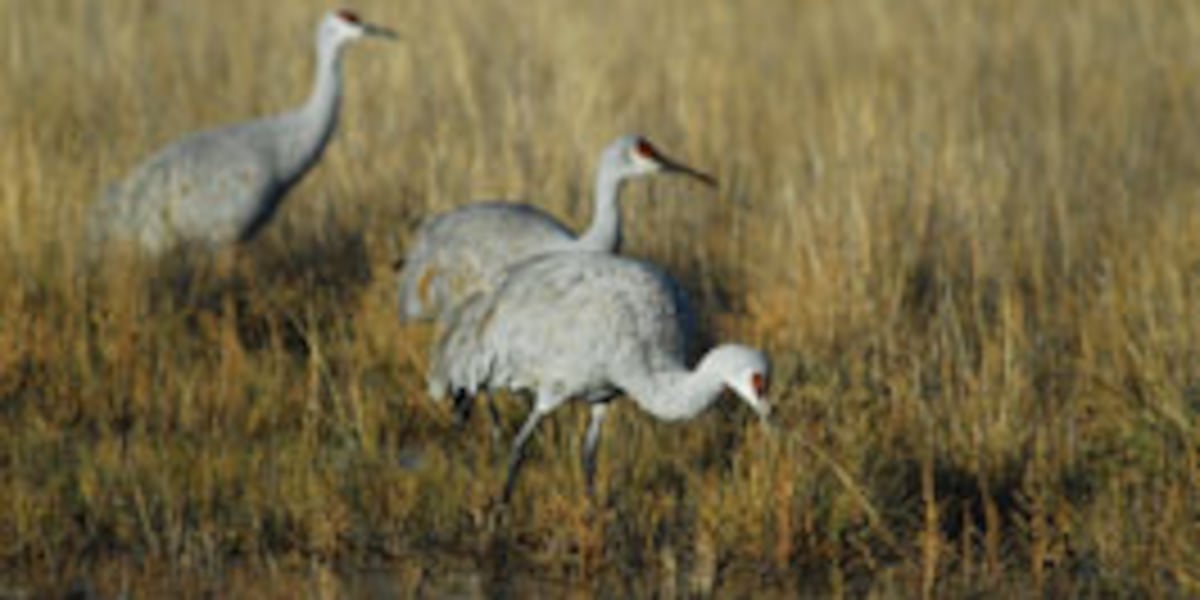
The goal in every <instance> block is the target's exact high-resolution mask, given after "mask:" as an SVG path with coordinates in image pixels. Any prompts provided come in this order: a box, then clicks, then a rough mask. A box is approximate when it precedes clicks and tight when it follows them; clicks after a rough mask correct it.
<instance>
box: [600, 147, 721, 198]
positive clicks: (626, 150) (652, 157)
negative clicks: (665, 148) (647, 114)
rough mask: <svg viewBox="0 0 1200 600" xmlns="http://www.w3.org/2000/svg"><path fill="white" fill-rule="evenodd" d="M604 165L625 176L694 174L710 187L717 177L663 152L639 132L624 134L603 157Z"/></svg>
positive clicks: (694, 176) (693, 177) (696, 178)
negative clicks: (638, 133) (637, 133)
mask: <svg viewBox="0 0 1200 600" xmlns="http://www.w3.org/2000/svg"><path fill="white" fill-rule="evenodd" d="M601 165H602V168H610V169H616V170H617V172H618V173H619V175H620V176H622V177H638V176H642V175H653V174H655V173H675V174H678V175H684V176H687V177H691V178H692V179H695V180H697V181H699V182H701V183H703V184H705V185H707V186H709V187H716V185H717V180H716V179H714V178H713V177H712V176H711V175H709V174H707V173H702V172H700V171H697V170H696V169H693V168H691V167H689V166H687V165H685V164H683V163H681V162H679V161H676V160H674V159H672V158H671V157H669V156H667V155H666V154H664V153H662V152H661V151H660V150H659V149H658V148H657V147H655V145H654V144H652V143H650V141H649V140H647V139H646V138H645V137H642V136H640V135H636V134H630V135H626V136H622V137H621V138H619V139H617V141H615V142H613V143H612V144H611V145H610V146H609V147H608V149H607V150H605V153H604V156H603V157H602V159H601Z"/></svg>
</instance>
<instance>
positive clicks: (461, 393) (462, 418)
mask: <svg viewBox="0 0 1200 600" xmlns="http://www.w3.org/2000/svg"><path fill="white" fill-rule="evenodd" d="M474 404H475V399H474V398H472V397H471V395H470V394H468V393H467V390H466V389H464V388H458V389H456V390H454V424H455V425H456V426H457V427H458V428H459V429H462V428H463V427H466V426H467V421H469V420H470V419H471V408H473V406H474Z"/></svg>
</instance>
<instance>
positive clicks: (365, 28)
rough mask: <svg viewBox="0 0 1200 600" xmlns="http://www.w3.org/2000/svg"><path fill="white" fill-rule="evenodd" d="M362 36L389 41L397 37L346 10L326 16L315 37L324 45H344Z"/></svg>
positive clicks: (389, 31)
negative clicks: (335, 43) (329, 43)
mask: <svg viewBox="0 0 1200 600" xmlns="http://www.w3.org/2000/svg"><path fill="white" fill-rule="evenodd" d="M364 36H371V37H378V38H384V39H390V40H394V39H397V38H398V37H399V36H398V35H397V34H396V32H395V31H392V30H391V29H388V28H386V27H381V26H379V25H375V24H373V23H368V22H366V21H364V20H363V19H362V18H361V17H359V15H358V13H356V12H354V11H352V10H348V9H340V10H335V11H331V12H330V13H329V14H327V15H326V16H325V19H324V20H323V21H322V22H321V27H320V29H319V30H318V36H317V37H318V39H319V40H320V41H321V42H324V43H328V42H337V43H344V42H348V41H350V40H355V39H358V38H361V37H364Z"/></svg>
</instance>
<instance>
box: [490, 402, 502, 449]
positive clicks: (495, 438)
mask: <svg viewBox="0 0 1200 600" xmlns="http://www.w3.org/2000/svg"><path fill="white" fill-rule="evenodd" d="M487 400H488V412H489V413H491V415H492V442H499V441H500V434H501V432H502V430H501V427H500V410H499V409H497V408H496V397H495V396H493V395H492V394H490V393H489V394H488V395H487Z"/></svg>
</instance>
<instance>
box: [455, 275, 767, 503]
mask: <svg viewBox="0 0 1200 600" xmlns="http://www.w3.org/2000/svg"><path fill="white" fill-rule="evenodd" d="M692 322H693V320H692V318H691V314H690V312H689V310H688V309H687V306H686V301H685V299H684V296H683V294H682V292H681V291H680V289H679V287H678V286H677V285H676V284H675V282H674V281H672V280H671V278H670V277H669V276H667V275H666V274H665V273H663V272H662V271H660V270H659V269H657V268H655V267H654V266H652V265H650V264H648V263H645V262H641V261H636V260H632V259H628V258H623V257H620V256H616V255H612V254H603V253H596V252H557V253H550V254H545V255H542V256H538V257H535V258H532V259H530V260H528V261H526V262H524V263H521V264H520V265H517V266H515V267H513V268H512V269H511V271H510V272H509V274H508V275H507V277H505V279H504V281H503V283H501V284H500V286H499V287H498V288H497V289H496V290H495V291H493V292H491V293H479V294H476V295H475V296H472V297H471V298H470V299H468V300H467V301H465V302H464V303H463V304H462V305H460V306H459V307H457V308H456V309H454V310H453V311H452V312H451V314H450V315H448V318H447V320H446V330H445V335H444V336H443V338H442V340H441V342H440V344H439V347H438V349H437V352H436V353H435V356H434V361H433V371H432V374H431V381H432V382H433V385H435V386H441V387H443V388H444V390H445V391H449V392H452V393H453V394H454V395H455V396H456V397H457V396H461V395H470V394H475V393H477V392H479V391H484V390H497V389H508V390H514V391H524V392H532V394H533V397H534V402H533V408H532V410H531V411H530V413H529V417H528V418H527V419H526V421H525V423H524V425H523V426H522V427H521V429H520V432H519V433H518V434H517V437H516V439H515V440H514V442H513V446H512V453H511V457H510V459H509V467H508V478H507V480H506V482H505V486H504V500H505V501H507V500H508V498H509V497H510V496H511V494H512V490H513V486H514V484H515V483H516V478H517V473H518V471H519V469H520V466H521V462H522V460H523V457H524V448H525V444H526V443H527V442H528V441H529V438H530V436H531V435H533V430H534V428H535V427H536V426H537V424H538V422H539V421H540V420H541V419H542V417H544V416H546V414H548V413H549V412H550V411H552V410H554V409H555V408H557V407H558V406H560V405H561V404H563V403H564V402H566V401H567V400H568V399H571V398H577V399H581V400H584V401H586V402H588V403H590V404H591V421H590V423H589V424H588V428H587V432H586V434H585V435H584V442H583V469H584V474H585V477H586V480H587V486H588V491H589V493H592V492H593V489H594V483H593V480H594V478H595V465H596V462H595V456H596V446H597V444H598V442H599V438H600V426H601V424H602V422H603V420H604V413H605V411H606V410H607V405H608V402H609V401H610V400H611V399H612V398H613V397H615V396H616V395H617V394H619V393H624V394H626V395H627V396H629V397H630V398H631V399H632V400H633V401H634V402H636V403H637V405H638V406H640V407H641V408H642V409H643V410H645V411H647V412H649V413H650V414H652V415H654V416H655V417H658V418H660V419H664V420H668V421H678V420H684V419H690V418H692V417H694V416H695V415H697V414H699V413H700V412H701V411H702V410H704V409H705V408H707V407H708V406H709V405H710V404H712V402H714V401H715V400H716V399H717V397H718V396H719V395H720V394H721V392H722V391H723V390H724V389H729V390H732V391H733V392H734V393H735V394H736V395H737V396H739V397H740V398H741V399H742V400H744V401H745V402H746V404H748V405H749V406H750V408H752V409H753V410H754V411H755V412H756V413H758V415H759V416H760V418H761V419H762V420H763V422H764V423H765V422H766V420H767V416H768V414H769V412H770V407H769V405H768V404H767V403H766V400H765V398H764V396H765V394H766V391H767V382H768V376H769V373H768V363H767V359H766V357H765V356H764V355H763V354H762V353H761V352H759V351H757V350H754V349H752V348H748V347H745V346H740V345H736V344H726V345H722V346H718V347H717V348H714V349H712V350H710V351H709V352H708V353H707V354H705V355H704V357H703V358H701V360H700V361H699V362H698V363H697V365H696V367H695V368H694V369H688V368H687V367H686V365H685V362H684V361H685V358H684V353H685V346H686V344H687V343H688V341H689V338H690V337H691V336H692Z"/></svg>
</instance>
